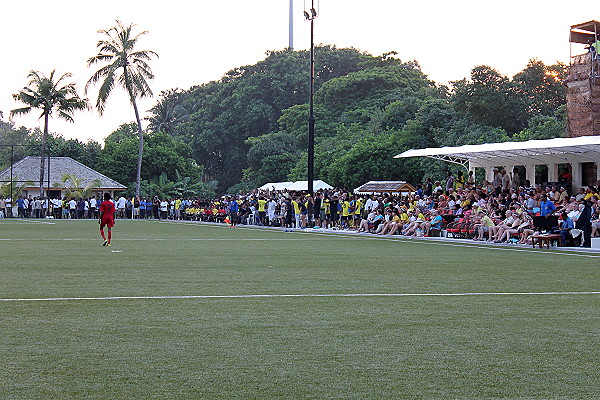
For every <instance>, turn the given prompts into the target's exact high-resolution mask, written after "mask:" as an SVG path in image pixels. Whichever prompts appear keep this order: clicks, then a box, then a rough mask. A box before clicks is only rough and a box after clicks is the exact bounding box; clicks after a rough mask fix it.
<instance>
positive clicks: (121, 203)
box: [116, 195, 127, 219]
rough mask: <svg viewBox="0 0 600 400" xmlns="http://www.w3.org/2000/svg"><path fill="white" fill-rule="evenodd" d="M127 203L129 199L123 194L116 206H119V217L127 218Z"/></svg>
mask: <svg viewBox="0 0 600 400" xmlns="http://www.w3.org/2000/svg"><path fill="white" fill-rule="evenodd" d="M126 204H127V200H125V197H123V195H121V197H119V199H118V200H117V204H116V208H117V218H121V219H122V218H125V206H126Z"/></svg>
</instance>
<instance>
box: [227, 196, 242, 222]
mask: <svg viewBox="0 0 600 400" xmlns="http://www.w3.org/2000/svg"><path fill="white" fill-rule="evenodd" d="M239 210H240V205H239V204H238V202H237V199H236V198H235V196H234V197H233V198H232V199H231V201H230V202H229V224H230V225H231V226H236V225H237V220H238V211H239Z"/></svg>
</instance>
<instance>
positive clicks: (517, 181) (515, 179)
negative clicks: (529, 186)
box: [511, 167, 521, 192]
mask: <svg viewBox="0 0 600 400" xmlns="http://www.w3.org/2000/svg"><path fill="white" fill-rule="evenodd" d="M520 186H521V177H520V176H519V171H517V167H514V168H513V172H512V182H511V187H512V188H513V189H514V191H515V192H518V191H519V187H520Z"/></svg>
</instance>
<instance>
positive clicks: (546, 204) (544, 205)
mask: <svg viewBox="0 0 600 400" xmlns="http://www.w3.org/2000/svg"><path fill="white" fill-rule="evenodd" d="M554 210H556V206H555V205H554V203H553V202H551V201H550V200H548V201H542V202H541V203H540V215H541V216H542V217H545V216H546V215H548V214H552V212H553V211H554Z"/></svg>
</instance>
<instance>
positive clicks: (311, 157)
mask: <svg viewBox="0 0 600 400" xmlns="http://www.w3.org/2000/svg"><path fill="white" fill-rule="evenodd" d="M304 16H305V18H306V19H308V20H309V21H310V94H309V113H308V193H309V194H311V195H312V194H313V192H314V191H313V181H314V166H315V115H314V104H313V98H314V95H315V44H314V37H315V18H316V17H317V13H316V11H315V0H311V8H310V14H308V13H307V12H306V11H305V12H304Z"/></svg>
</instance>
